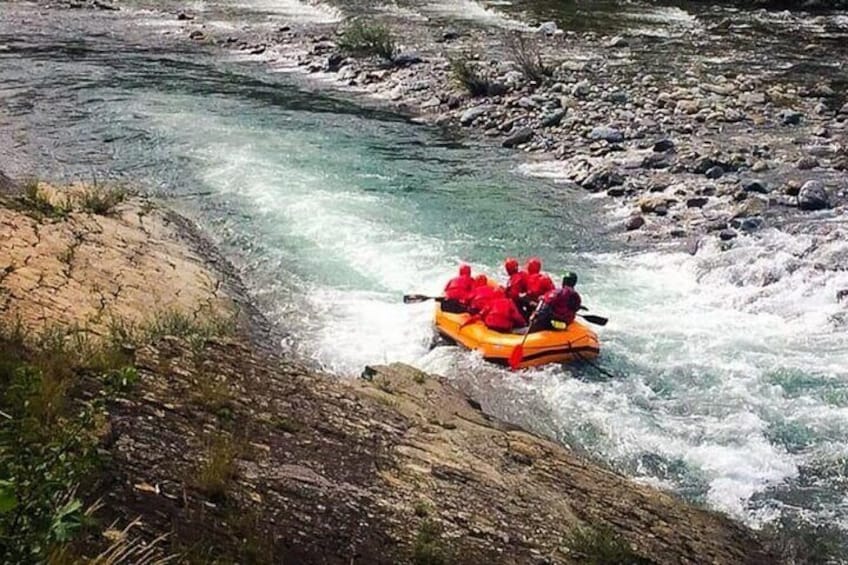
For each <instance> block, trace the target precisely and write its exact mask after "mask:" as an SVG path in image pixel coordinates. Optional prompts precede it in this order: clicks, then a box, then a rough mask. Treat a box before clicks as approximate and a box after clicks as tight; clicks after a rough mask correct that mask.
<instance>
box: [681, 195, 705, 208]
mask: <svg viewBox="0 0 848 565" xmlns="http://www.w3.org/2000/svg"><path fill="white" fill-rule="evenodd" d="M709 201H710V199H709V198H708V197H706V196H696V197H694V198H689V199H687V200H686V207H687V208H703V207H704V206H705V205H706V203H707V202H709Z"/></svg>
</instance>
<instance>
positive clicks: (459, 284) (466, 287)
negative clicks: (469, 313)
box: [445, 265, 474, 304]
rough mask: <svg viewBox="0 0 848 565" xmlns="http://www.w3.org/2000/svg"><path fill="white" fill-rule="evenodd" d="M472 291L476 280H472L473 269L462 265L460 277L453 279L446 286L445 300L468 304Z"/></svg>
mask: <svg viewBox="0 0 848 565" xmlns="http://www.w3.org/2000/svg"><path fill="white" fill-rule="evenodd" d="M472 290H474V279H472V278H471V267H469V266H468V265H462V266H460V267H459V276H458V277H454V278H452V279H451V280H449V281H448V284H447V285H445V299H446V300H456V301H457V302H460V303H461V304H467V303H468V299H469V297H470V296H471V291H472Z"/></svg>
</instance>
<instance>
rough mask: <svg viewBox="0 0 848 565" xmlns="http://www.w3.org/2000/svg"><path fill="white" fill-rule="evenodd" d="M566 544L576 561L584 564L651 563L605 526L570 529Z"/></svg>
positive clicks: (634, 564) (630, 564) (636, 564)
mask: <svg viewBox="0 0 848 565" xmlns="http://www.w3.org/2000/svg"><path fill="white" fill-rule="evenodd" d="M566 545H567V546H568V549H569V551H570V553H571V555H572V556H573V557H575V558H576V561H577V562H578V563H585V564H586V565H612V564H622V565H624V564H627V565H641V564H648V563H651V562H650V561H648V560H647V559H644V558H643V557H640V556H639V555H637V554H636V553H634V552H633V549H632V548H631V547H630V544H628V543H627V542H626V541H624V540H623V539H621V538H620V537H618V536H617V535H616V534H615V532H613V531H612V530H611V529H609V528H607V527H601V528H591V527H579V528H575V529H574V530H572V532H571V535H570V536H569V538H568V540H567V541H566Z"/></svg>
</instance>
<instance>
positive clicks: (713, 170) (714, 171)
mask: <svg viewBox="0 0 848 565" xmlns="http://www.w3.org/2000/svg"><path fill="white" fill-rule="evenodd" d="M723 174H724V169H723V168H722V167H721V166H719V165H713V166H712V167H710V168H709V169H707V170H706V172H705V173H704V175H705V176H706V177H707V178H708V179H717V178H721V176H722V175H723Z"/></svg>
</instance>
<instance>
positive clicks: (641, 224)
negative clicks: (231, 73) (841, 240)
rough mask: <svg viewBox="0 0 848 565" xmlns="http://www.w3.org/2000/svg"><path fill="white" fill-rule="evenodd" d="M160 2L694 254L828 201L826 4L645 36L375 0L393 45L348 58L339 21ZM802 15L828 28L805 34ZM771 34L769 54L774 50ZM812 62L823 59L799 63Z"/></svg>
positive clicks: (225, 38) (843, 122)
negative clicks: (454, 20) (486, 150)
mask: <svg viewBox="0 0 848 565" xmlns="http://www.w3.org/2000/svg"><path fill="white" fill-rule="evenodd" d="M419 16H420V14H419ZM174 17H177V18H178V19H180V20H181V21H182V22H183V26H182V32H183V33H185V34H186V35H187V36H188V37H190V38H191V39H193V40H194V41H197V42H200V43H214V44H217V45H220V46H221V47H224V48H226V49H229V50H234V51H236V52H238V53H241V54H243V55H244V56H245V57H247V58H248V59H257V60H263V61H265V62H266V63H267V64H268V65H269V66H271V67H272V68H274V69H284V70H285V69H287V70H292V69H299V70H301V71H303V72H304V73H307V74H309V75H310V76H311V77H312V78H314V79H315V81H314V82H312V84H313V85H316V84H317V85H319V86H320V85H325V86H328V85H329V86H332V87H333V88H339V89H343V90H348V91H353V92H357V93H360V94H366V95H367V96H369V97H371V99H375V98H376V99H378V100H380V101H382V102H383V103H389V104H391V105H393V106H394V107H395V108H397V109H399V110H400V111H403V112H407V113H408V114H410V115H412V116H415V117H416V119H421V120H424V121H426V122H429V123H433V124H439V125H443V126H446V127H450V128H452V129H454V130H457V131H462V132H463V133H464V134H465V135H469V136H471V137H475V138H480V139H486V140H489V142H491V143H496V144H498V145H502V146H504V147H510V148H514V149H516V150H519V151H523V152H525V153H527V155H528V163H527V165H526V166H525V168H524V172H526V173H527V174H531V175H538V176H544V177H550V178H554V179H556V181H557V182H559V183H561V184H562V186H563V190H567V191H573V192H575V193H579V192H590V193H595V194H597V195H605V196H606V197H607V198H608V202H609V206H608V208H609V210H610V216H609V221H610V223H611V225H612V229H613V230H617V231H620V232H622V233H623V234H626V235H625V236H626V237H628V238H634V237H635V238H639V239H640V240H645V239H646V240H648V241H674V240H678V241H683V242H686V243H687V245H688V247H689V249H690V251H692V252H694V251H695V250H696V249H697V247H698V245H699V244H700V243H701V242H702V240H703V239H704V238H705V237H707V238H710V239H715V240H717V241H721V242H722V245H725V246H728V245H732V242H733V240H734V239H736V238H738V237H740V236H743V235H747V234H756V233H757V232H759V231H760V230H762V229H763V228H766V227H778V228H782V227H783V226H785V225H786V224H787V223H791V221H794V220H795V219H798V218H806V217H812V218H818V217H821V216H822V215H825V216H828V217H833V216H839V215H842V214H843V213H844V206H845V203H846V197H848V185H846V181H845V174H844V172H845V171H846V169H848V103H846V100H845V98H844V96H843V88H842V84H843V83H844V80H845V76H844V68H843V66H842V65H843V63H842V62H840V61H841V59H840V57H841V54H842V53H843V51H842V48H840V47H838V45H839V42H838V38H844V37H848V28H844V27H839V26H840V25H842V24H833V25H835V26H836V27H835V28H834V27H833V25H831V24H832V21H831V20H830V19H828V17H827V16H818V17H817V18H818V19H816V18H814V17H812V16H807V15H804V14H800V15H793V14H788V15H787V14H784V15H783V16H781V17H782V18H783V20H785V21H784V22H783V25H785V26H786V27H787V28H791V27H792V26H793V25H795V26H797V30H798V31H797V37H795V38H794V40H793V39H792V38H791V36H788V35H786V34H785V33H784V32H782V31H781V29H782V28H778V27H777V26H776V24H775V29H774V31H773V32H772V34H773V37H769V36H768V35H767V34H763V37H759V36H757V35H756V34H755V33H753V32H752V33H751V34H750V37H742V36H741V35H740V33H742V32H743V30H746V32H747V31H748V30H750V24H748V23H747V22H742V21H740V22H737V21H733V20H731V19H729V18H718V17H713V18H712V19H705V20H704V21H703V22H702V21H696V22H695V23H691V24H687V25H688V27H686V28H683V29H680V30H677V33H675V34H673V35H671V36H669V37H656V36H650V35H639V34H626V33H625V34H622V35H603V34H602V33H597V32H594V31H588V32H572V31H566V32H563V31H562V30H560V29H558V27H557V25H556V24H555V23H553V22H546V23H543V24H541V25H539V26H538V27H533V28H530V27H528V26H527V25H525V24H522V23H520V22H518V21H515V20H508V21H506V23H503V24H502V28H509V29H499V28H497V27H491V26H467V27H461V28H459V27H457V28H453V27H451V28H446V27H444V22H443V21H442V20H439V19H437V18H427V17H416V15H415V14H413V13H402V14H400V15H398V14H397V13H391V12H390V11H384V12H382V13H381V12H379V11H378V12H375V13H374V15H373V16H371V17H369V18H368V19H367V21H368V22H369V23H368V25H377V26H385V29H387V30H390V33H391V34H392V35H393V37H395V38H396V39H395V41H396V42H397V50H396V52H395V53H394V55H393V57H392V60H388V59H387V58H386V57H382V58H380V57H370V58H368V57H365V58H363V57H354V56H350V55H349V53H348V52H347V51H346V50H345V49H344V48H343V47H344V45H343V44H344V41H343V34H344V30H345V29H346V26H348V24H347V23H341V24H339V23H332V24H317V23H309V24H301V25H297V24H292V25H284V26H277V27H276V28H275V29H273V30H269V29H266V28H264V27H262V26H252V27H250V28H249V29H243V30H236V31H233V30H231V29H221V28H220V27H218V26H212V25H209V26H207V25H206V22H205V20H204V15H203V14H189V13H185V12H182V13H180V14H179V15H176V16H174ZM763 17H765V16H763ZM768 17H771V16H770V15H769V16H768ZM836 21H837V22H838V21H841V20H836ZM814 25H815V26H821V27H822V28H823V29H825V30H827V31H826V32H821V33H820V36H821V37H820V38H818V36H817V35H816V32H810V31H809V30H810V28H811V27H812V26H814ZM835 38H836V39H835ZM793 41H794V43H793ZM834 41H835V42H834ZM801 42H806V44H804V45H796V44H797V43H801ZM834 46H836V48H835V49H834V48H833V47H834ZM784 48H785V49H788V50H789V51H787V52H784V53H781V57H780V59H778V58H777V57H776V54H775V53H774V52H773V50H776V49H784ZM787 60H788V62H787ZM810 61H815V62H816V64H817V65H820V66H821V68H831V69H833V71H834V72H824V71H822V72H821V73H820V74H818V75H816V74H815V73H813V74H812V77H811V75H810V73H806V74H803V73H802V71H803V68H804V67H805V65H807V66H809V65H810ZM795 69H797V71H796V70H795ZM469 73H470V75H471V78H470V80H471V81H472V82H474V83H475V84H476V86H472V88H473V89H476V92H474V93H473V94H472V93H471V92H469V88H468V86H469V85H468V82H469ZM458 75H464V76H466V81H465V82H466V84H465V85H463V84H461V82H460V81H458V80H457V79H458Z"/></svg>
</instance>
